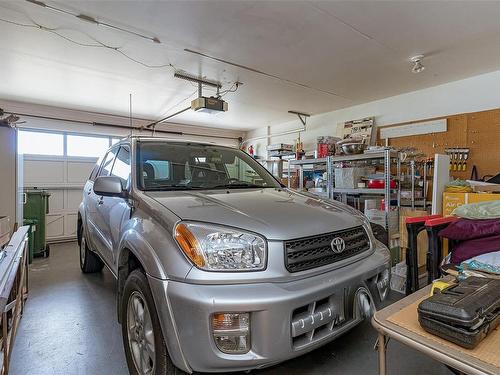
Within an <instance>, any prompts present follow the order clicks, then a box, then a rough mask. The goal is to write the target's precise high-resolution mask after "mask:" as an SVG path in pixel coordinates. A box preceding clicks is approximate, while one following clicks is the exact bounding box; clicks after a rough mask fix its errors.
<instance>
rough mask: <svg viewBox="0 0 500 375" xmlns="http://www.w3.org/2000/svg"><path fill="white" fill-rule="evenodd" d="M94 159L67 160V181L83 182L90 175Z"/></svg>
mask: <svg viewBox="0 0 500 375" xmlns="http://www.w3.org/2000/svg"><path fill="white" fill-rule="evenodd" d="M94 165H95V160H93V161H68V164H67V175H68V181H67V182H68V183H83V181H85V180H87V179H88V177H89V176H90V172H92V168H94Z"/></svg>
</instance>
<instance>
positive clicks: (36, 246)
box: [24, 190, 50, 257]
mask: <svg viewBox="0 0 500 375" xmlns="http://www.w3.org/2000/svg"><path fill="white" fill-rule="evenodd" d="M24 194H25V196H24V219H25V220H36V230H35V233H34V240H33V256H44V257H48V256H49V255H50V246H49V245H48V244H47V241H46V233H45V231H46V226H47V225H46V218H45V215H46V214H48V213H49V197H50V194H49V193H48V192H46V191H44V190H29V191H25V192H24Z"/></svg>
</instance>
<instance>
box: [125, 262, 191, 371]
mask: <svg viewBox="0 0 500 375" xmlns="http://www.w3.org/2000/svg"><path fill="white" fill-rule="evenodd" d="M121 313H122V317H123V321H122V336H123V347H124V349H125V356H126V358H127V365H128V369H129V372H130V374H131V375H146V374H148V375H149V374H151V375H182V374H186V373H185V372H184V371H181V370H179V369H178V368H177V367H175V366H174V364H173V362H172V360H171V359H170V356H169V355H168V351H167V346H166V345H165V339H164V337H163V333H162V330H161V327H160V322H159V319H158V314H157V313H156V308H155V304H154V301H153V295H152V294H151V290H150V288H149V284H148V280H147V278H146V275H145V274H144V273H143V272H142V270H140V269H136V270H134V271H132V272H131V273H130V275H129V276H128V278H127V281H126V282H125V286H124V290H123V297H122V301H121ZM141 316H142V321H141V318H140V317H141ZM141 359H145V360H142V361H141ZM139 363H142V366H143V367H142V369H141V368H140V365H139Z"/></svg>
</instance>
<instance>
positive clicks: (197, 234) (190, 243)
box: [174, 222, 267, 271]
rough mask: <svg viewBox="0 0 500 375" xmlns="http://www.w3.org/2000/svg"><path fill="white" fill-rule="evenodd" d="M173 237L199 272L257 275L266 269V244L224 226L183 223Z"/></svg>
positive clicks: (248, 234)
mask: <svg viewBox="0 0 500 375" xmlns="http://www.w3.org/2000/svg"><path fill="white" fill-rule="evenodd" d="M174 237H175V239H176V241H177V243H178V244H179V246H180V248H181V249H182V251H183V252H184V253H185V254H186V256H187V257H188V258H189V259H190V260H191V262H193V263H194V264H195V265H196V266H197V267H198V268H201V269H203V270H207V271H257V270H262V269H264V268H265V266H266V255H267V246H266V240H265V239H264V238H262V237H260V236H258V235H256V234H253V233H249V232H245V231H241V230H238V229H232V228H227V227H223V226H217V225H210V224H202V223H188V222H181V223H179V224H177V225H176V227H175V232H174Z"/></svg>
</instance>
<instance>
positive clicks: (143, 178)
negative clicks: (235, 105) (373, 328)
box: [78, 136, 390, 375]
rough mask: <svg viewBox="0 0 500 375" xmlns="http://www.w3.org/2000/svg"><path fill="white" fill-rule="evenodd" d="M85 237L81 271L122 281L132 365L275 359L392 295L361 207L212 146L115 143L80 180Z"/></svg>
mask: <svg viewBox="0 0 500 375" xmlns="http://www.w3.org/2000/svg"><path fill="white" fill-rule="evenodd" d="M78 244H79V249H80V265H81V269H82V271H83V272H85V273H89V272H98V271H100V270H101V269H102V268H103V266H104V265H106V266H107V267H108V268H109V270H110V271H111V272H112V273H113V275H114V276H115V277H116V278H117V285H118V288H117V290H118V292H117V310H118V320H119V321H120V322H121V326H122V334H123V343H124V349H125V354H126V358H127V363H128V367H129V370H130V373H131V374H140V375H146V374H152V375H166V374H179V373H182V372H187V373H192V372H197V371H201V372H214V373H220V372H228V371H241V370H243V371H244V370H250V369H255V368H262V367H266V366H270V365H273V364H276V363H278V362H281V361H285V360H287V359H290V358H293V357H296V356H299V355H302V354H304V353H307V352H309V351H311V350H313V349H315V348H318V347H320V346H322V345H324V344H326V343H328V342H329V341H331V340H333V339H335V338H336V337H338V336H339V335H341V334H343V333H344V332H346V331H347V330H349V329H351V328H353V327H354V326H355V325H357V324H358V323H359V322H360V321H362V320H363V319H364V318H365V317H369V316H370V315H371V313H372V312H373V311H374V309H375V308H376V307H377V306H378V304H379V303H380V302H381V301H382V300H384V298H385V297H386V295H387V293H388V286H389V263H390V256H389V252H388V250H387V248H386V247H385V246H384V245H383V244H382V243H381V242H379V241H378V240H376V238H375V237H374V235H373V232H372V230H371V228H370V224H369V222H368V221H367V220H366V219H365V217H364V216H363V215H362V214H361V213H360V212H358V211H356V210H354V209H352V208H350V207H349V206H346V205H344V204H342V203H339V202H336V201H331V200H325V199H320V198H318V197H317V196H313V195H310V194H307V193H300V192H296V191H292V190H290V189H287V188H285V187H284V186H283V185H282V184H281V183H280V182H279V181H278V180H276V179H275V178H274V177H273V176H272V175H271V174H270V173H269V172H268V171H267V170H266V169H265V168H264V167H263V166H261V165H260V164H259V163H258V162H257V161H256V160H255V159H254V158H252V157H251V156H250V155H248V154H246V153H244V152H243V151H240V150H238V149H234V148H230V147H224V146H217V145H214V144H207V143H199V142H187V141H179V140H167V139H162V138H152V137H134V136H132V137H129V138H127V139H123V140H122V141H120V142H118V143H117V144H115V145H114V146H112V147H111V148H110V149H109V151H108V152H107V153H106V154H105V155H104V157H103V158H102V160H101V161H99V162H98V163H97V165H96V166H95V168H94V170H93V171H92V174H91V175H90V178H89V180H88V181H87V183H86V184H85V187H84V191H83V202H82V203H81V205H80V207H79V213H78Z"/></svg>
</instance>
